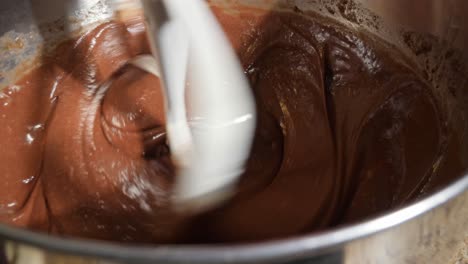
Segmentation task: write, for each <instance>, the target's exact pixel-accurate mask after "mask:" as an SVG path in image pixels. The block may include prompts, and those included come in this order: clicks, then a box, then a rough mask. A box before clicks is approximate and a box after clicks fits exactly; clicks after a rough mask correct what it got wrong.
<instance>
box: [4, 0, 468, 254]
mask: <svg viewBox="0 0 468 264" xmlns="http://www.w3.org/2000/svg"><path fill="white" fill-rule="evenodd" d="M211 2H212V4H214V5H218V6H221V7H223V8H226V9H235V7H236V6H237V5H251V6H256V7H258V8H267V9H272V8H276V9H289V10H294V11H295V12H308V11H314V12H317V13H320V14H321V15H323V16H329V17H333V18H335V19H337V20H339V21H341V22H342V23H345V24H347V25H348V26H350V27H353V28H356V29H357V30H367V31H371V32H373V33H374V34H377V35H378V36H380V37H381V38H383V39H385V40H387V41H388V42H390V43H392V44H393V45H395V46H397V47H399V48H400V49H401V50H403V51H404V52H405V53H407V55H408V56H410V57H412V58H413V59H414V60H415V61H417V62H418V64H419V66H420V67H421V68H422V69H423V70H425V72H427V73H428V75H429V80H430V81H432V82H433V84H434V85H435V86H436V87H438V91H440V92H441V93H447V92H453V91H454V90H455V91H458V92H457V96H456V98H455V99H454V102H452V103H453V104H456V105H457V107H456V112H454V113H453V115H452V116H451V122H461V123H463V124H464V122H466V124H467V125H468V119H467V118H466V117H468V111H466V109H467V108H466V107H467V106H468V100H466V98H468V96H467V97H464V96H463V94H464V93H463V91H468V82H467V80H468V71H467V70H466V69H467V68H465V67H464V65H465V63H468V52H467V49H466V47H468V23H467V22H468V21H466V20H468V2H467V1H465V0H445V1H441V0H392V1H387V0H356V1H352V0H336V1H333V0H237V1H236V0H225V1H223V0H213V1H211ZM137 7H138V3H137V2H136V1H118V4H117V8H116V5H115V2H111V1H106V0H73V1H62V0H3V1H1V2H0V88H4V87H6V86H7V85H8V84H12V83H14V82H15V81H16V80H18V79H19V78H20V77H21V76H22V75H23V74H24V73H26V72H27V71H28V69H30V68H33V67H35V66H37V65H38V64H40V55H41V54H42V53H44V52H48V51H49V50H51V49H53V47H54V46H55V45H56V44H57V43H59V42H60V41H61V40H63V39H65V38H67V37H70V36H74V35H76V34H79V33H80V32H83V31H84V30H86V29H88V28H90V27H93V26H94V25H96V24H97V23H100V22H103V21H106V20H110V19H113V18H122V17H125V14H128V13H129V11H130V10H131V9H134V8H137ZM429 39H430V40H431V41H430V42H428V40H429ZM434 39H437V40H438V41H437V42H435V41H433V40H434ZM428 43H431V44H428ZM460 133H462V137H461V138H463V139H468V137H467V136H466V134H467V133H468V132H467V131H460ZM465 141H466V140H465ZM465 141H462V142H461V148H462V149H463V151H462V152H463V153H462V155H463V159H464V160H465V161H468V155H467V154H468V142H465ZM2 191H8V190H2ZM467 239H468V175H465V176H463V175H460V177H459V178H458V180H456V181H453V182H452V183H450V184H449V185H447V186H441V188H440V190H439V191H438V192H435V193H433V194H431V195H430V196H426V197H423V198H422V199H419V200H418V201H415V202H413V203H411V204H409V205H406V206H404V207H401V208H399V209H396V210H393V211H390V212H386V213H385V214H383V215H380V216H377V217H374V218H372V219H368V220H365V221H361V222H358V223H355V224H351V225H346V226H342V227H338V228H335V229H333V230H328V231H323V232H318V233H312V234H309V235H303V236H297V237H293V238H288V239H284V240H277V241H270V242H259V243H250V244H245V245H223V246H216V245H164V246H151V245H148V246H141V245H139V246H131V245H123V244H116V243H110V242H100V241H91V240H84V239H65V238H60V237H52V236H48V235H46V234H40V233H34V232H30V231H27V230H22V229H18V228H13V227H10V226H5V225H0V241H2V244H1V246H0V248H1V252H2V255H1V256H0V259H1V261H0V262H1V263H467V262H466V261H468V260H467V259H466V258H465V259H463V254H462V253H457V252H458V249H460V250H463V241H464V240H467ZM465 250H466V249H465ZM457 254H460V255H458V256H457ZM465 257H466V256H465ZM456 261H459V262H456Z"/></svg>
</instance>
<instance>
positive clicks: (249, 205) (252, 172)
mask: <svg viewBox="0 0 468 264" xmlns="http://www.w3.org/2000/svg"><path fill="white" fill-rule="evenodd" d="M217 15H218V17H219V19H220V21H221V23H222V24H223V26H224V27H225V30H226V32H227V34H228V35H229V37H230V39H231V40H232V42H233V45H234V47H235V48H236V49H237V51H238V54H239V56H240V58H241V60H242V62H243V65H244V66H245V69H246V74H247V75H248V77H249V78H250V81H251V84H252V88H253V89H254V92H255V95H256V100H257V106H258V114H259V121H258V127H257V132H256V138H255V143H254V147H253V151H252V155H251V159H250V161H249V165H248V168H247V171H246V173H245V175H244V176H243V178H242V181H241V183H240V185H239V189H238V194H237V195H236V196H235V197H234V198H233V199H232V200H231V201H229V202H228V203H227V204H225V205H223V206H221V207H220V208H219V209H217V210H214V211H212V212H208V213H206V214H204V215H201V216H191V217H190V216H183V215H177V214H176V213H175V212H173V211H172V210H171V208H170V206H169V196H170V192H171V184H172V182H173V178H174V177H175V176H174V170H173V166H172V164H171V162H170V152H169V149H168V147H167V145H166V143H165V131H164V115H163V107H162V95H161V89H160V87H159V81H158V79H157V78H156V77H154V76H152V75H150V74H148V73H146V72H143V71H141V70H138V69H136V68H133V67H131V66H125V64H126V62H127V61H128V60H129V59H130V58H132V57H133V56H135V55H137V54H144V53H149V51H148V47H147V44H146V39H145V37H144V26H143V24H142V23H141V21H140V20H135V21H132V22H129V23H127V24H122V23H114V22H111V23H106V24H103V25H100V26H99V27H97V28H96V29H94V30H93V31H91V32H89V33H88V34H86V35H84V36H82V37H81V38H79V39H77V40H74V41H71V42H68V43H65V44H64V45H61V46H60V47H59V48H58V50H57V51H56V54H54V55H52V56H50V57H47V58H46V59H45V61H46V62H45V65H44V66H42V67H40V68H39V69H37V70H34V71H33V72H32V73H30V74H29V75H28V76H26V77H25V78H24V79H23V80H22V81H20V82H18V83H17V84H16V85H13V86H10V87H8V88H7V89H5V90H4V91H3V92H2V94H1V97H0V119H1V123H2V125H3V128H2V129H1V130H0V145H1V146H2V149H3V150H2V151H1V152H0V175H1V177H2V178H1V181H0V188H1V190H3V191H2V195H0V220H1V221H2V222H4V223H8V224H12V225H15V226H21V227H28V228H31V229H34V230H42V231H48V232H50V233H53V234H60V235H66V236H80V237H90V238H98V239H108V240H118V241H128V242H151V243H186V242H241V241H253V240H264V239H272V238H280V237H285V236H291V235H296V234H301V233H305V232H310V231H314V230H318V229H323V228H327V227H331V226H335V225H338V224H343V223H349V222H352V221H357V220H362V219H364V218H366V217H369V216H374V215H376V214H378V213H381V212H383V211H385V210H388V209H390V208H395V207H397V206H400V205H402V204H404V203H406V202H408V201H410V200H413V199H415V198H417V197H419V196H420V195H424V194H425V193H427V192H429V191H431V190H433V189H434V188H436V187H437V186H440V185H441V184H445V183H446V182H448V181H449V180H450V179H451V177H453V176H457V175H456V173H457V172H458V171H456V170H455V169H453V168H457V166H458V161H459V151H458V149H457V144H456V142H455V141H454V140H455V139H454V138H453V137H450V136H449V131H450V129H449V128H447V127H446V125H445V122H444V118H445V117H444V116H445V115H444V113H442V111H440V110H439V107H438V105H439V104H438V100H437V98H435V96H434V95H433V93H432V92H431V91H432V89H431V87H430V86H429V85H428V83H427V82H426V81H425V80H424V79H423V78H422V77H421V76H422V75H421V74H420V72H419V71H418V70H417V67H415V65H414V64H413V63H411V62H410V61H409V60H407V59H405V57H404V56H403V55H402V54H400V53H399V52H398V51H397V50H394V48H391V47H389V46H388V45H387V44H385V43H383V42H381V41H379V40H376V39H375V38H374V37H372V36H371V35H369V34H364V33H358V32H354V31H352V30H349V29H346V28H344V27H343V26H340V25H337V24H335V23H334V22H332V21H327V20H322V19H320V18H306V17H303V16H301V15H297V14H292V13H279V12H273V13H270V14H268V15H260V13H259V12H257V11H252V10H244V11H242V12H240V13H239V14H230V15H228V14H223V13H222V12H220V11H217ZM112 74H115V76H117V79H116V81H115V82H113V83H112V85H110V86H108V85H105V83H106V82H105V81H106V80H108V79H109V77H110V76H111V75H112ZM213 74H216V73H213ZM449 162H450V164H449ZM449 168H451V170H449ZM439 175H444V178H442V177H440V176H439Z"/></svg>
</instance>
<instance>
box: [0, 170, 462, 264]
mask: <svg viewBox="0 0 468 264" xmlns="http://www.w3.org/2000/svg"><path fill="white" fill-rule="evenodd" d="M467 190H468V174H467V175H465V176H464V177H462V178H461V179H459V180H457V181H456V182H454V183H452V184H450V185H449V186H447V187H445V188H444V189H442V190H440V191H438V192H436V193H435V194H433V195H431V196H428V197H426V198H424V199H421V200H420V201H417V202H415V203H412V204H410V205H408V206H405V207H403V208H401V209H397V210H393V211H391V212H389V213H387V214H385V215H382V216H378V217H375V218H372V219H370V220H367V221H362V222H360V223H356V224H352V225H348V226H343V227H340V228H337V229H333V230H328V231H323V232H318V233H313V234H308V235H302V236H297V237H291V238H287V239H282V240H277V241H268V242H257V243H250V244H243V245H161V246H160V245H125V244H117V243H112V242H104V241H96V240H86V239H75V238H63V237H57V236H49V235H47V234H44V233H37V232H33V231H28V230H25V229H20V228H15V227H10V226H7V225H4V224H0V236H1V237H3V238H5V239H9V240H12V241H14V242H20V243H24V244H28V245H32V246H37V247H39V248H42V249H46V250H50V251H55V252H62V253H67V254H71V255H81V256H92V257H101V258H109V259H118V260H129V261H135V260H139V261H165V262H167V263H174V262H188V263H219V262H223V263H228V262H233V261H236V262H258V261H268V260H275V261H278V260H280V259H284V260H286V259H290V258H296V257H299V256H303V257H309V256H313V255H316V254H319V253H327V252H330V251H332V250H334V249H337V248H339V247H340V246H342V245H343V244H345V243H346V242H349V241H352V240H355V239H359V238H362V237H366V236H370V235H372V234H375V233H377V232H382V231H384V230H386V229H389V228H392V227H395V226H397V225H400V224H402V223H404V222H407V221H409V220H411V219H413V218H415V217H418V216H420V215H422V214H424V213H427V212H429V211H431V210H432V209H434V208H436V207H438V206H440V205H442V204H444V203H446V202H448V201H449V200H451V199H453V198H455V197H457V196H459V195H461V194H462V193H463V192H465V191H467Z"/></svg>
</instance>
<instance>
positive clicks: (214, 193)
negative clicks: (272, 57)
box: [130, 0, 255, 211]
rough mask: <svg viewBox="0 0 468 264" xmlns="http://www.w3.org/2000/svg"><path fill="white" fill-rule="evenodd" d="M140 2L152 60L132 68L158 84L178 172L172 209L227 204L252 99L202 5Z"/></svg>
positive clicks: (245, 144)
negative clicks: (163, 99)
mask: <svg viewBox="0 0 468 264" xmlns="http://www.w3.org/2000/svg"><path fill="white" fill-rule="evenodd" d="M142 4H143V9H144V12H145V17H146V22H147V26H148V30H147V33H148V37H149V41H150V47H151V50H152V53H153V55H154V57H152V56H140V57H137V58H135V59H133V60H132V61H131V62H130V63H131V64H133V65H134V66H137V67H139V68H141V69H143V70H145V71H147V72H149V73H152V74H154V75H156V76H158V77H160V79H161V80H162V84H163V87H164V95H165V113H166V122H167V124H166V129H167V134H168V139H169V140H168V141H169V142H168V143H169V147H170V149H171V156H172V160H173V161H174V162H175V164H176V167H177V176H176V184H175V187H174V188H175V189H174V192H175V193H174V198H173V201H174V204H175V208H176V209H179V210H183V211H186V210H188V211H202V210H205V209H208V208H211V207H213V206H214V205H216V204H218V203H220V202H222V201H224V200H225V199H226V198H228V197H229V196H230V194H231V193H232V188H233V186H234V184H235V183H236V180H237V179H238V177H239V176H240V174H241V173H242V172H243V170H244V163H245V161H246V160H247V158H248V155H249V152H250V146H251V143H252V139H253V133H254V129H255V104H254V99H253V95H252V93H251V90H250V88H249V84H248V82H247V80H246V78H245V76H244V73H243V70H242V67H241V65H240V63H239V61H238V60H237V57H236V55H235V53H234V51H233V50H232V49H231V46H230V43H229V41H228V40H227V38H226V36H225V35H224V33H223V30H222V29H221V27H220V26H219V25H218V22H217V21H216V18H215V17H214V15H213V14H212V13H211V11H210V9H209V7H208V6H207V5H206V3H205V2H204V1H201V0H191V1H186V0H163V1H155V0H143V1H142ZM194 32H196V33H197V34H194ZM187 72H188V74H187ZM187 84H188V86H187ZM186 86H187V87H188V88H187V91H186ZM186 101H187V103H188V105H189V107H188V108H186Z"/></svg>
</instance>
